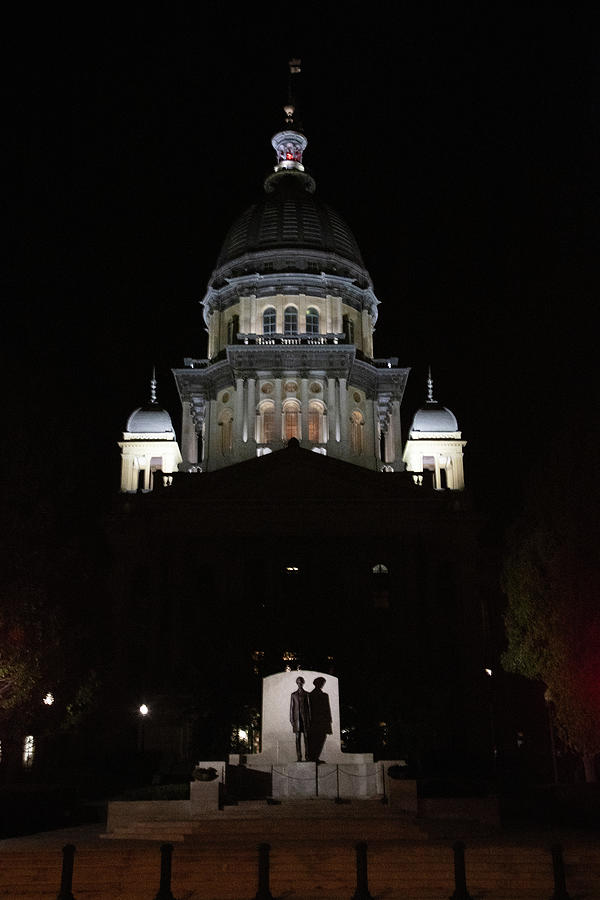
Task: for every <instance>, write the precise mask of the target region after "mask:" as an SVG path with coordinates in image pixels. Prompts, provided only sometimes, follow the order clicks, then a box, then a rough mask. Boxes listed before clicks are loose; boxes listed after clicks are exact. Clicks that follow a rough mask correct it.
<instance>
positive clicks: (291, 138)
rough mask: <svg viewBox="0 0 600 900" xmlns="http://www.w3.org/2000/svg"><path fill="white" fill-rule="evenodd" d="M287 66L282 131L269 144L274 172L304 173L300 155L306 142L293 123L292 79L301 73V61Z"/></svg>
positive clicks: (294, 107)
mask: <svg viewBox="0 0 600 900" xmlns="http://www.w3.org/2000/svg"><path fill="white" fill-rule="evenodd" d="M288 66H289V70H290V74H289V79H288V100H287V103H286V104H285V106H284V107H283V111H284V113H285V125H284V130H283V131H280V132H278V133H277V134H276V135H274V137H273V139H272V140H271V144H272V145H273V148H274V149H275V152H276V153H277V165H276V166H275V171H276V172H281V171H283V170H286V169H287V170H289V169H296V170H297V171H299V172H304V166H303V165H302V154H303V152H304V150H305V148H306V145H307V143H308V141H307V140H306V138H305V137H304V135H303V134H302V133H301V132H300V131H299V130H298V128H297V126H296V125H295V123H294V114H295V112H296V102H295V100H294V90H293V84H294V79H295V78H296V77H297V76H298V75H299V74H300V72H301V60H299V59H290V61H289V63H288Z"/></svg>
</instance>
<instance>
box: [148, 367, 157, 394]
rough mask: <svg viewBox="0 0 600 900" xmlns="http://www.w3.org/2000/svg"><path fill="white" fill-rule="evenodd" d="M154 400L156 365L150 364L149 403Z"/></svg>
mask: <svg viewBox="0 0 600 900" xmlns="http://www.w3.org/2000/svg"><path fill="white" fill-rule="evenodd" d="M156 402H157V400H156V366H152V378H151V379H150V403H156Z"/></svg>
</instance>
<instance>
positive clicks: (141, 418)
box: [125, 403, 174, 434]
mask: <svg viewBox="0 0 600 900" xmlns="http://www.w3.org/2000/svg"><path fill="white" fill-rule="evenodd" d="M125 430H126V431H127V432H128V433H129V434H165V433H166V432H168V431H171V432H174V428H173V423H172V422H171V416H170V415H169V413H168V412H167V411H166V409H162V407H160V406H158V404H156V403H151V404H149V405H148V406H140V407H139V408H138V409H136V410H134V412H132V413H131V415H130V416H129V418H128V419H127V425H126V427H125Z"/></svg>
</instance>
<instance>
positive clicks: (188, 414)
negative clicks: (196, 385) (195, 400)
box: [181, 400, 198, 464]
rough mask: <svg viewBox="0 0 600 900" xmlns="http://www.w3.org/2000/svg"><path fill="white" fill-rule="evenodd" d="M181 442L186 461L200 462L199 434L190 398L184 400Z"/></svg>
mask: <svg viewBox="0 0 600 900" xmlns="http://www.w3.org/2000/svg"><path fill="white" fill-rule="evenodd" d="M181 443H182V447H181V450H182V456H183V461H184V462H185V463H193V464H195V463H197V462H198V436H197V434H196V425H195V423H194V419H193V418H192V404H191V403H190V402H189V400H184V401H183V414H182V417H181Z"/></svg>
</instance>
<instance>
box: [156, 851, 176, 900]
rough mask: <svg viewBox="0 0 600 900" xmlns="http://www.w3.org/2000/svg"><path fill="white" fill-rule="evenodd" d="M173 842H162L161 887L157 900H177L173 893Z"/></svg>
mask: <svg viewBox="0 0 600 900" xmlns="http://www.w3.org/2000/svg"><path fill="white" fill-rule="evenodd" d="M172 856H173V844H161V847H160V887H159V889H158V894H157V895H156V897H155V900H175V898H174V897H173V894H172V893H171V857H172Z"/></svg>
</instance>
